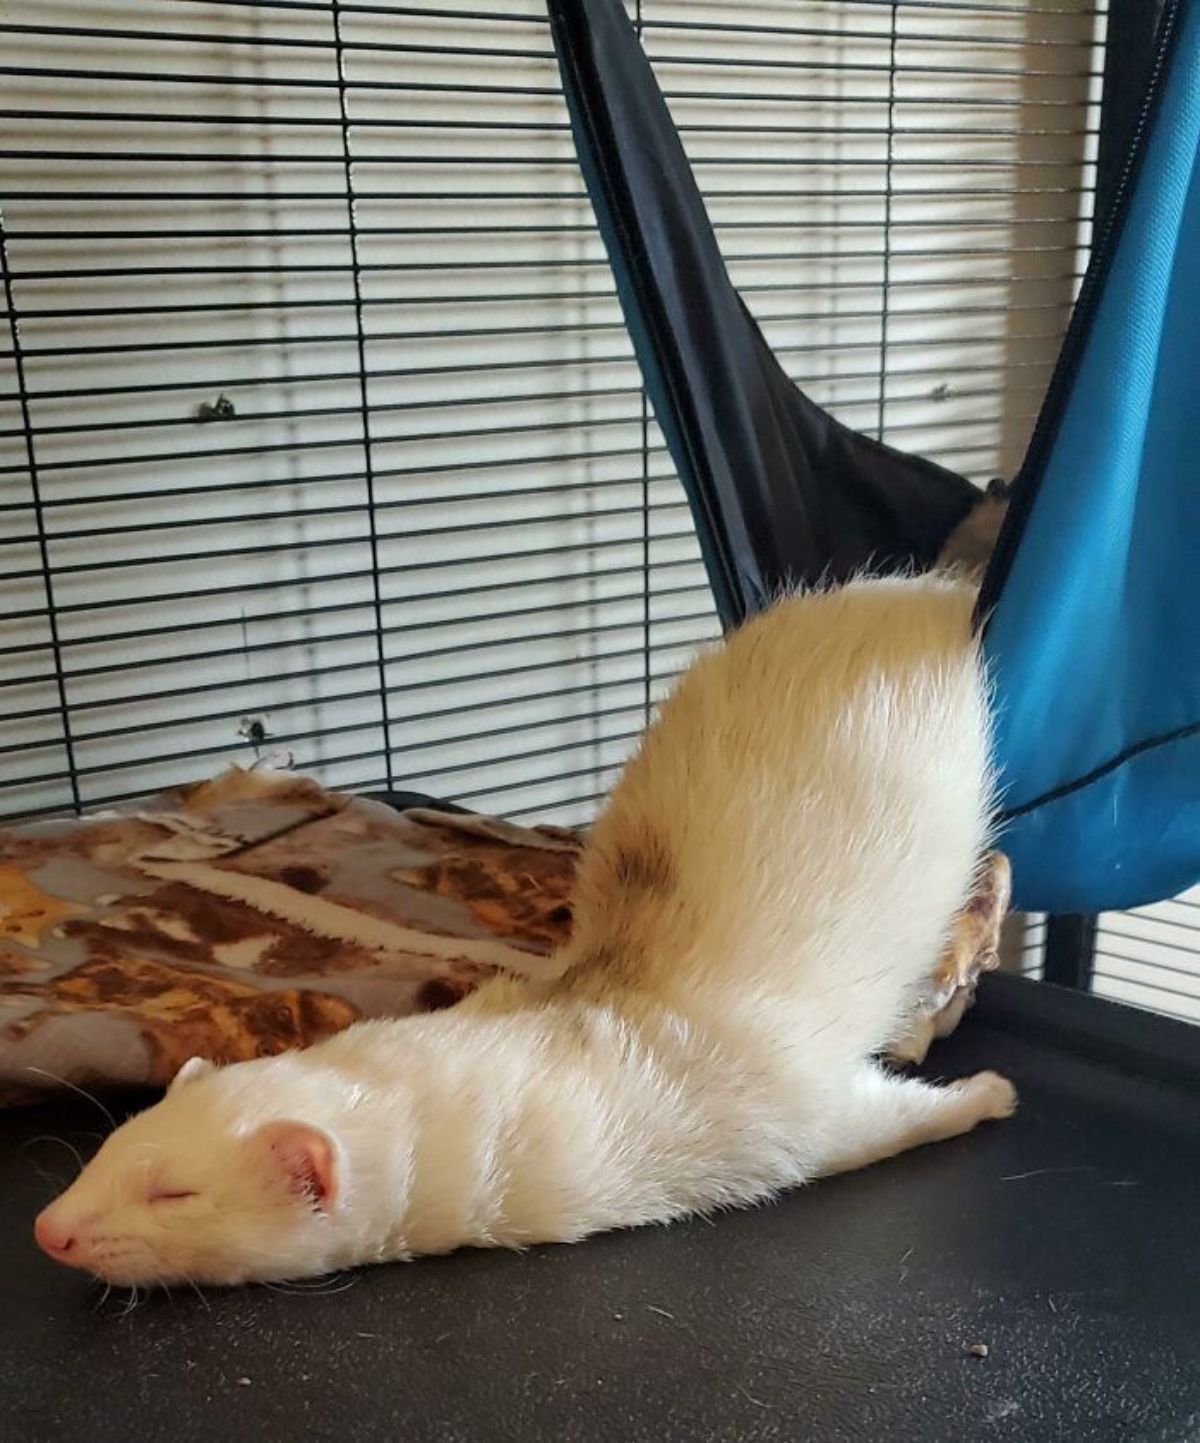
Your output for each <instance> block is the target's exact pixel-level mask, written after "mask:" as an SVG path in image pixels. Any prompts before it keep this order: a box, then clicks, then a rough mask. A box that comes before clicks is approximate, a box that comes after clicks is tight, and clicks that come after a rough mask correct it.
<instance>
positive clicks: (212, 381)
mask: <svg viewBox="0 0 1200 1443" xmlns="http://www.w3.org/2000/svg"><path fill="white" fill-rule="evenodd" d="M1013 284H1016V285H1020V284H1023V282H1020V281H1017V282H1014V283H1013ZM1069 304H1070V302H1069V301H1065V300H1064V301H1014V302H1013V303H1012V304H1008V305H995V306H956V307H955V308H954V314H955V315H956V316H962V315H968V316H994V315H1010V314H1012V313H1013V312H1038V311H1053V310H1062V309H1063V308H1064V307H1066V306H1068V305H1069ZM895 314H896V315H897V316H899V317H900V318H902V319H904V320H922V319H935V318H944V317H945V314H946V311H945V307H943V306H936V307H918V306H912V307H906V308H905V309H904V310H903V311H902V312H897V313H895ZM829 319H830V317H829V314H828V312H824V311H810V312H800V313H797V312H785V313H783V314H778V315H771V314H765V313H760V314H759V315H758V321H759V324H760V325H763V326H773V325H782V324H784V323H801V322H807V321H821V322H828V321H829ZM836 319H837V322H838V324H839V325H840V324H841V323H842V322H846V321H878V320H879V311H878V310H876V309H872V310H862V311H842V312H840V313H839V314H838V316H837V317H836ZM608 332H616V333H620V334H621V335H625V334H626V333H625V327H624V325H623V324H622V322H620V321H615V320H614V321H594V322H587V321H585V322H583V323H581V324H579V325H577V326H576V325H570V324H567V325H558V326H549V327H538V326H516V327H494V328H489V329H487V330H485V331H482V332H481V331H474V330H473V331H470V332H468V333H467V336H468V337H474V338H485V337H487V338H495V339H507V338H511V337H513V336H521V335H527V334H535V335H539V336H540V335H544V334H546V333H555V334H577V335H579V336H585V335H598V334H602V333H608ZM447 334H449V335H450V336H451V337H458V336H460V334H461V333H458V332H449V333H447V332H442V331H437V330H426V331H416V332H412V331H410V332H407V333H405V334H404V335H403V336H402V337H397V336H396V335H395V334H394V333H393V334H392V335H391V336H389V337H387V339H404V340H407V341H411V342H418V341H431V340H439V339H442V338H443V337H444V336H445V335H447ZM373 339H379V337H373ZM229 344H230V348H231V349H236V348H237V346H236V343H229ZM288 344H289V345H290V344H291V342H290V340H289V342H288ZM775 349H776V351H777V352H787V350H788V348H787V347H786V346H779V347H776V348H775ZM634 362H635V358H634V353H633V348H632V345H631V344H629V343H628V342H627V343H626V345H625V346H624V347H623V348H622V349H621V350H620V351H615V352H611V353H607V354H599V355H591V356H576V357H570V356H566V357H559V356H553V357H549V358H543V359H538V358H530V359H521V360H511V361H492V362H484V361H465V362H461V363H459V364H450V365H441V366H378V367H375V366H373V367H372V368H371V376H370V379H371V380H372V381H384V380H399V379H409V378H412V379H421V378H424V377H428V376H459V375H473V374H491V373H493V372H497V371H536V370H548V369H560V368H561V369H562V370H574V369H576V368H587V367H590V366H606V365H617V364H627V365H632V364H634ZM1026 364H1028V363H1027V362H1019V361H1018V362H1007V363H1001V364H999V365H997V366H980V367H970V366H967V367H956V368H955V370H956V374H964V373H966V374H970V373H972V372H973V371H987V372H989V373H991V372H999V371H1003V370H1004V369H1005V368H1006V367H1013V366H1017V367H1019V366H1022V365H1026ZM943 372H944V368H943V367H940V366H935V367H927V368H925V369H924V370H918V369H915V368H906V369H905V370H904V371H902V372H899V373H897V374H898V375H899V377H900V378H901V379H904V378H907V377H910V376H917V375H930V376H933V375H937V376H941V375H942V374H943ZM357 379H358V372H357V371H353V370H338V371H310V372H306V373H304V374H300V375H292V376H243V377H237V376H228V375H226V376H219V375H213V376H209V377H198V378H196V379H195V380H186V381H152V382H146V383H141V382H136V383H135V382H127V383H125V384H123V385H117V386H113V385H105V386H90V385H89V386H67V387H50V388H43V387H42V386H40V385H38V384H36V378H29V384H28V394H29V396H30V399H31V400H35V401H37V402H39V403H41V402H45V401H65V400H85V399H86V400H98V399H102V398H105V397H110V396H111V397H118V396H136V397H139V398H140V397H143V396H153V395H165V394H171V393H189V394H195V395H203V394H204V393H205V392H206V391H209V392H217V391H232V390H243V389H251V388H258V387H264V388H270V387H273V386H280V387H281V386H286V387H289V388H295V387H297V386H307V385H317V384H323V383H327V382H339V381H346V382H349V381H355V380H357ZM862 380H871V381H875V382H876V383H878V380H879V371H878V369H873V370H870V371H850V372H842V373H841V374H839V375H838V376H836V377H830V378H823V379H822V380H821V381H820V382H819V384H826V383H827V384H831V385H833V384H836V385H841V384H842V383H843V382H844V381H862ZM15 398H16V395H15V393H13V399H15ZM263 414H264V413H258V414H257V415H254V416H253V419H262V416H263ZM188 419H191V420H194V419H195V418H194V417H191V418H188ZM238 419H239V420H243V421H244V420H246V419H247V413H245V412H241V413H239V416H238ZM309 479H311V478H309ZM214 484H217V483H214ZM264 484H267V485H273V484H290V483H276V482H266V483H264ZM305 484H308V480H307V479H306V483H305ZM203 489H207V488H203ZM129 494H131V495H143V494H149V493H142V492H136V493H129ZM181 494H182V493H181ZM47 504H48V505H53V504H55V503H54V502H53V501H52V500H49V501H47ZM3 509H4V508H3V507H2V506H0V510H3Z"/></svg>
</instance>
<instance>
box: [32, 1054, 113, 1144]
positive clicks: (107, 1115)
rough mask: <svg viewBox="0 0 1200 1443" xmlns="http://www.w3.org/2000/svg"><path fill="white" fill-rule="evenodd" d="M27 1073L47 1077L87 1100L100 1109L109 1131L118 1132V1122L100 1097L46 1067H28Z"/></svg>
mask: <svg viewBox="0 0 1200 1443" xmlns="http://www.w3.org/2000/svg"><path fill="white" fill-rule="evenodd" d="M25 1071H26V1072H36V1073H37V1074H38V1076H39V1077H47V1078H49V1079H50V1081H51V1082H57V1083H58V1085H59V1086H60V1087H65V1088H66V1089H67V1091H68V1092H74V1093H76V1094H77V1095H78V1096H79V1097H83V1098H86V1099H87V1101H88V1102H90V1103H91V1104H92V1106H93V1107H95V1108H98V1109H99V1110H100V1112H101V1113H102V1114H103V1116H104V1119H105V1121H106V1122H107V1123H108V1126H109V1129H110V1130H111V1131H112V1132H116V1130H117V1120H116V1118H115V1117H113V1115H112V1113H111V1112H109V1110H108V1108H107V1107H105V1105H104V1104H103V1103H102V1102H101V1101H100V1099H99V1098H98V1097H95V1096H93V1094H92V1093H90V1092H88V1091H87V1089H86V1088H83V1087H79V1086H77V1085H76V1084H75V1083H74V1082H68V1081H67V1079H66V1078H65V1077H59V1075H58V1074H57V1073H56V1072H50V1071H48V1069H46V1068H45V1067H33V1066H32V1065H29V1066H27V1067H26V1068H25Z"/></svg>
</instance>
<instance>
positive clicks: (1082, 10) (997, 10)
mask: <svg viewBox="0 0 1200 1443" xmlns="http://www.w3.org/2000/svg"><path fill="white" fill-rule="evenodd" d="M183 3H185V4H192V5H205V6H208V5H210V4H211V0H183ZM221 3H222V4H224V5H225V6H227V7H236V8H238V9H243V10H285V11H286V10H300V11H316V12H319V13H321V14H328V5H327V3H326V0H221ZM841 3H842V4H843V5H857V6H860V7H861V6H864V5H872V6H884V7H887V8H891V7H892V6H894V5H895V4H896V0H841ZM902 3H903V5H904V8H905V9H906V10H933V11H936V10H949V11H955V12H962V11H967V12H969V13H970V14H973V15H976V16H986V15H992V14H994V15H1016V16H1021V17H1022V18H1024V19H1028V18H1029V17H1031V16H1038V15H1070V16H1083V17H1085V18H1086V17H1088V16H1097V15H1105V14H1107V13H1108V12H1107V10H1106V9H1105V8H1103V7H1097V6H1083V5H1035V4H1033V3H1028V4H1016V3H1010V4H1003V3H982V4H981V3H980V0H902ZM340 8H341V10H342V13H343V14H345V15H381V16H384V17H391V16H393V15H397V14H410V15H414V16H420V17H427V16H430V15H433V16H435V17H437V18H440V19H460V20H472V21H474V20H480V21H488V20H492V21H502V22H503V23H504V24H510V23H512V22H519V23H521V24H530V25H545V24H546V17H545V16H544V15H520V14H516V15H509V14H508V13H507V12H502V13H497V12H495V11H490V10H463V9H461V8H456V7H449V6H448V7H439V8H434V9H426V8H424V7H418V8H407V9H406V8H403V7H401V8H399V9H398V8H397V7H395V6H392V5H383V4H368V3H362V0H359V3H354V0H347V3H344V4H342V5H341V6H340ZM851 33H852V32H851Z"/></svg>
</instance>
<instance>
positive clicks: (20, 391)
mask: <svg viewBox="0 0 1200 1443" xmlns="http://www.w3.org/2000/svg"><path fill="white" fill-rule="evenodd" d="M0 273H2V275H3V281H4V307H5V310H7V312H8V330H9V334H10V336H11V337H12V359H13V369H14V371H15V373H16V379H17V404H18V406H19V408H20V412H21V430H22V432H23V433H24V443H25V459H26V462H27V464H28V467H29V490H30V494H31V496H32V499H33V514H34V519H35V523H36V525H37V544H38V554H39V557H40V560H41V566H42V585H43V588H44V590H45V593H46V622H47V626H48V628H49V631H50V652H51V655H52V656H53V658H54V684H55V688H56V689H57V691H58V716H59V724H60V725H61V727H62V736H63V749H64V751H65V753H66V758H67V784H68V785H69V787H70V788H71V805H72V806H73V807H74V808H75V811H76V813H77V814H78V813H79V812H80V811H81V810H82V808H81V804H80V796H79V771H78V768H77V766H76V764H75V739H74V737H73V736H72V734H71V708H70V705H69V704H68V702H67V675H66V667H65V664H64V662H63V653H62V639H61V637H60V635H59V630H58V608H57V606H56V605H55V601H54V570H53V567H52V566H51V563H50V541H49V537H48V536H47V534H46V516H45V510H44V508H43V506H42V486H41V477H40V475H39V472H38V462H37V446H36V444H35V442H34V431H33V417H32V415H31V414H30V409H29V387H28V385H27V383H26V377H25V348H24V345H23V344H22V339H21V322H20V319H19V317H18V315H17V302H16V296H15V294H14V290H13V280H12V275H13V273H12V261H11V258H10V254H9V248H8V231H7V229H6V227H5V224H4V211H3V209H0Z"/></svg>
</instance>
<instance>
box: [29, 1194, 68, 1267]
mask: <svg viewBox="0 0 1200 1443" xmlns="http://www.w3.org/2000/svg"><path fill="white" fill-rule="evenodd" d="M33 1235H34V1237H35V1238H36V1239H37V1244H38V1247H39V1248H41V1250H42V1251H43V1252H44V1253H48V1254H49V1255H50V1257H52V1258H54V1259H55V1260H56V1261H57V1262H60V1263H66V1262H70V1261H71V1258H70V1253H71V1250H72V1249H73V1248H74V1246H75V1237H74V1234H73V1233H72V1231H71V1229H70V1228H69V1227H68V1226H67V1225H66V1224H65V1223H62V1222H60V1221H59V1220H58V1219H57V1218H56V1217H55V1216H54V1209H53V1208H52V1207H48V1208H46V1209H45V1211H44V1212H41V1213H39V1214H38V1218H37V1222H35V1223H34V1225H33Z"/></svg>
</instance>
